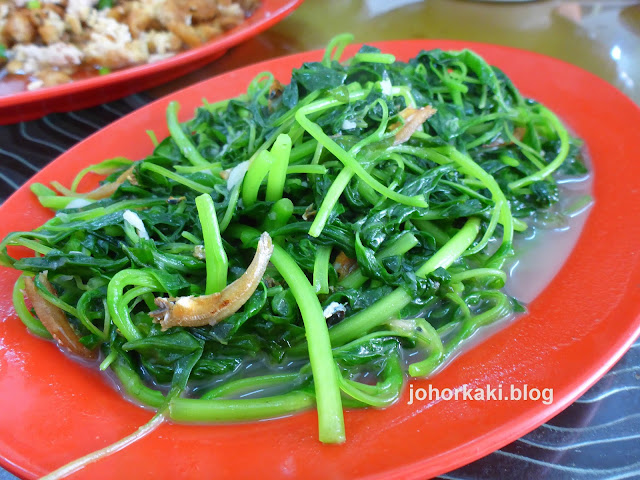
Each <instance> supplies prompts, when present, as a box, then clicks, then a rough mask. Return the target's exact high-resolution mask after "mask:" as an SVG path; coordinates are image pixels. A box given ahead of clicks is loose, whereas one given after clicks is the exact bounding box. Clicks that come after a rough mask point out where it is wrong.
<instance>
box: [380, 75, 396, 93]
mask: <svg viewBox="0 0 640 480" xmlns="http://www.w3.org/2000/svg"><path fill="white" fill-rule="evenodd" d="M380 88H381V89H382V93H383V94H384V95H387V96H390V95H391V89H392V88H393V85H391V79H390V78H389V75H388V74H387V72H386V70H385V71H384V72H383V74H382V80H381V81H380Z"/></svg>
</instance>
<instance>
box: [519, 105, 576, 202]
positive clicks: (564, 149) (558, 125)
mask: <svg viewBox="0 0 640 480" xmlns="http://www.w3.org/2000/svg"><path fill="white" fill-rule="evenodd" d="M540 108H541V110H542V112H541V113H540V115H541V116H542V117H544V118H546V119H547V120H549V122H550V123H551V125H553V128H554V129H555V131H556V133H557V134H558V138H559V139H560V151H559V152H558V155H557V156H556V158H554V159H553V161H552V162H551V163H549V164H548V165H547V166H546V167H544V168H542V169H541V170H538V171H537V172H536V173H534V174H532V175H529V176H528V177H524V178H521V179H519V180H516V181H515V182H511V183H509V185H508V186H509V189H510V190H518V189H519V188H522V187H526V186H527V185H530V184H532V183H534V182H538V181H540V180H544V179H545V178H547V177H548V176H549V175H551V174H552V173H553V172H555V171H556V170H557V169H558V167H560V165H562V162H564V161H565V160H566V158H567V155H568V154H569V132H567V129H566V128H564V126H563V125H562V122H561V121H560V119H558V117H557V116H556V115H554V114H553V113H552V112H551V111H550V110H549V109H547V108H545V107H542V106H541V107H540Z"/></svg>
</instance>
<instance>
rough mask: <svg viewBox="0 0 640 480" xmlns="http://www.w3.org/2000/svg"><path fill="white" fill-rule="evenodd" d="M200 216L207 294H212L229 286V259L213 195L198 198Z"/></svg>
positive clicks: (197, 204) (197, 206) (197, 205)
mask: <svg viewBox="0 0 640 480" xmlns="http://www.w3.org/2000/svg"><path fill="white" fill-rule="evenodd" d="M196 208H197V209H198V217H199V218H200V224H201V225H202V237H203V240H204V250H205V255H206V266H207V283H206V288H205V294H206V295H210V294H212V293H215V292H219V291H221V290H223V289H224V288H225V287H226V286H227V271H228V268H229V260H228V259H227V252H225V250H224V245H223V244H222V238H221V237H220V227H219V226H218V216H217V214H216V207H215V205H214V203H213V199H212V198H211V195H209V194H207V193H205V194H204V195H200V196H199V197H197V198H196Z"/></svg>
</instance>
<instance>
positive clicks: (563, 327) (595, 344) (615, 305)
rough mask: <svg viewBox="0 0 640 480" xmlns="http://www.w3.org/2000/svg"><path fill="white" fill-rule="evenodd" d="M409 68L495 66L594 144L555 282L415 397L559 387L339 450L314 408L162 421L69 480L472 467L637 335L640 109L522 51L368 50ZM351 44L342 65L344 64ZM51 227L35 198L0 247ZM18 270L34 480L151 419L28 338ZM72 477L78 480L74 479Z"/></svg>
mask: <svg viewBox="0 0 640 480" xmlns="http://www.w3.org/2000/svg"><path fill="white" fill-rule="evenodd" d="M377 45H378V46H379V47H380V48H382V49H383V51H386V52H391V53H394V54H396V55H397V56H398V58H400V59H408V58H409V57H411V56H413V55H415V54H416V53H418V51H419V50H421V49H430V48H436V47H437V48H443V49H461V48H465V47H469V48H472V49H474V50H475V51H477V52H478V53H480V54H481V55H483V56H484V57H485V58H486V59H487V60H488V61H489V62H490V63H492V64H494V65H497V66H499V67H500V68H502V69H503V70H504V71H505V72H506V73H507V74H508V75H509V76H510V77H511V78H512V79H513V81H514V83H515V84H516V85H517V86H518V87H519V88H520V89H521V91H522V92H523V93H524V94H525V95H528V96H531V97H534V98H536V99H538V100H540V101H542V102H544V103H545V104H546V105H548V106H549V107H551V108H552V109H553V110H554V111H556V112H557V113H558V114H559V115H560V117H562V118H563V119H565V120H566V122H567V123H568V125H569V126H570V128H572V129H573V130H574V131H575V132H576V133H577V135H579V136H580V137H582V138H584V139H585V140H586V142H587V145H588V148H589V152H590V154H591V158H592V159H593V165H594V170H595V178H594V180H595V181H594V194H595V197H596V203H595V206H594V208H593V210H592V212H591V215H590V216H589V218H588V220H587V223H586V225H585V227H584V230H583V233H582V235H581V237H580V239H579V241H578V243H577V245H576V247H575V249H574V251H573V252H572V254H571V255H570V257H569V259H568V260H567V262H566V264H565V265H564V267H563V268H562V269H561V271H560V273H559V274H558V275H557V276H556V277H555V278H554V279H553V281H552V282H551V284H550V285H549V286H548V287H547V288H546V289H545V290H544V292H543V293H542V294H541V295H540V296H539V297H538V298H537V299H536V300H535V301H534V302H532V303H531V304H530V306H529V313H528V314H527V315H526V316H524V317H522V318H520V319H519V320H518V321H516V322H514V323H513V324H510V325H508V326H507V327H506V328H504V329H503V330H501V331H499V332H498V333H496V334H495V335H493V336H491V337H490V338H489V339H487V340H486V341H484V342H483V343H482V344H480V345H479V346H477V347H476V348H474V349H471V350H470V351H468V352H466V353H465V354H463V355H461V356H459V357H458V358H457V359H456V360H455V361H454V362H453V363H452V364H451V365H449V367H448V368H446V369H445V370H444V371H443V372H442V373H440V374H439V375H437V376H436V377H435V378H433V380H431V381H430V382H427V381H414V382H413V383H414V386H415V387H425V386H427V385H428V384H429V383H431V384H432V385H433V386H434V387H437V388H438V389H440V390H442V389H443V388H459V387H461V386H462V385H467V386H468V387H484V386H485V385H487V384H489V385H491V386H492V387H497V386H498V385H500V384H502V385H503V386H504V388H505V389H506V388H508V387H509V386H510V385H514V386H517V387H522V386H524V385H525V384H526V385H528V386H529V387H530V388H534V387H535V388H553V389H554V399H553V400H554V401H553V403H551V404H550V405H545V404H543V403H541V402H540V401H538V402H534V401H508V402H505V401H497V400H494V401H477V400H463V399H460V400H458V401H449V402H446V401H440V402H414V403H413V404H412V405H408V400H409V392H408V391H405V394H404V396H403V397H402V399H401V400H400V401H399V402H398V403H397V404H396V405H394V406H392V407H390V408H388V409H386V410H366V411H365V410H357V411H349V412H347V414H346V429H347V442H346V443H345V444H343V445H322V444H320V443H319V442H318V435H317V426H316V422H317V417H316V413H315V412H314V411H310V412H306V413H303V414H300V415H296V416H293V417H289V418H283V419H278V420H270V421H263V422H256V423H248V424H240V425H209V426H185V425H163V426H161V427H160V428H159V430H157V431H156V432H154V433H152V434H151V435H149V436H148V437H147V438H144V439H143V440H141V441H139V442H137V443H135V444H134V445H132V446H130V447H128V448H126V449H125V450H124V451H122V452H119V453H117V454H115V455H113V456H112V457H110V458H108V459H105V460H103V461H100V462H99V463H98V464H94V465H91V466H89V467H87V468H86V469H85V470H84V471H82V472H81V473H79V474H78V475H77V477H78V478H87V479H102V478H104V479H111V478H155V479H175V478H205V477H206V478H210V477H215V478H218V479H225V478H229V479H231V478H233V479H244V478H247V479H253V478H262V479H281V478H304V479H323V480H324V479H328V478H330V479H341V478H367V479H373V478H376V479H393V478H402V479H407V478H416V479H418V478H420V479H423V478H427V477H431V476H434V475H438V474H440V473H443V472H445V471H448V470H451V469H453V468H456V467H459V466H461V465H463V464H465V463H468V462H471V461H473V460H475V459H477V458H479V457H481V456H483V455H486V454H487V453H489V452H491V451H493V450H496V449H498V448H500V447H502V446H504V445H506V444H507V443H509V442H511V441H513V440H515V439H516V438H518V437H520V436H522V435H524V434H525V433H527V432H529V431H530V430H532V429H534V428H535V427H537V426H538V425H540V424H542V423H543V422H545V421H546V420H548V419H549V418H551V417H552V416H554V415H555V414H557V413H558V412H559V411H561V410H562V409H564V408H565V407H566V406H568V405H569V404H570V403H571V402H572V401H573V400H575V399H576V398H577V397H578V396H579V395H580V394H582V393H583V392H584V391H585V390H586V389H587V388H588V387H589V386H591V385H592V384H593V383H595V382H596V380H598V378H600V377H601V376H602V375H603V374H604V373H605V372H606V371H607V370H608V369H609V368H610V367H611V366H612V365H613V364H614V363H615V362H616V361H617V360H618V359H619V358H620V357H621V356H622V354H623V353H624V352H625V351H626V350H627V348H628V347H629V346H630V345H631V344H632V342H633V341H634V339H635V338H636V337H637V336H638V333H639V332H640V268H639V262H638V259H639V258H640V257H639V255H638V251H639V250H640V249H639V248H638V247H640V241H639V239H640V222H639V221H638V218H640V202H639V201H638V198H637V197H638V191H639V185H638V179H639V178H640V163H638V161H637V160H638V158H640V144H639V143H638V142H637V126H638V125H640V110H638V108H637V107H636V106H635V105H634V104H633V103H632V102H631V101H630V100H629V99H627V98H626V97H625V96H624V95H622V94H621V93H620V92H618V91H617V90H616V89H615V88H613V87H612V86H610V85H609V84H607V83H605V82H604V81H603V80H600V79H599V78H597V77H595V76H593V75H591V74H589V73H587V72H585V71H583V70H580V69H578V68H576V67H574V66H572V65H569V64H566V63H563V62H561V61H558V60H554V59H552V58H547V57H544V56H541V55H537V54H534V53H530V52H525V51H521V50H514V49H511V48H505V47H498V46H492V45H484V44H473V43H464V42H455V41H422V40H414V41H406V42H387V43H380V44H377ZM353 51H354V48H351V49H350V50H348V51H347V53H353ZM320 58H321V53H320V52H310V53H303V54H298V55H293V56H290V57H285V58H281V59H277V60H273V61H269V62H264V63H260V64H257V65H253V66H250V67H247V68H244V69H242V70H238V71H234V72H231V73H228V74H225V75H222V76H219V77H216V78H212V79H211V80H207V81H205V82H202V83H200V84H198V85H194V86H192V87H190V88H187V89H185V90H182V91H180V92H177V93H175V94H173V95H170V96H168V97H166V98H163V99H161V100H158V101H156V102H154V103H152V104H150V105H148V106H146V107H144V108H142V109H140V110H138V111H136V112H134V113H132V114H130V115H128V116H127V117H125V118H123V119H121V120H119V121H117V122H115V123H113V124H112V125H110V126H108V127H107V128H105V129H104V130H102V131H100V132H99V133H97V134H95V135H93V136H92V137H90V138H89V139H87V140H86V141H84V142H82V143H80V144H78V145H77V146H75V147H74V148H73V149H71V150H70V151H69V152H67V153H65V154H64V155H62V156H61V157H59V158H58V159H57V160H56V161H55V162H53V163H52V164H51V165H49V166H48V167H47V168H45V169H44V170H43V171H42V172H40V173H39V174H37V175H36V176H35V177H34V178H33V179H32V182H33V181H38V182H48V181H51V180H54V179H56V180H59V181H62V182H63V183H66V184H68V183H69V182H70V181H71V179H72V178H73V176H74V175H75V172H77V171H78V170H80V169H81V168H82V167H84V166H86V165H87V164H90V163H94V162H96V161H99V160H102V159H104V158H108V157H115V156H118V155H125V156H127V157H130V158H134V159H138V158H142V157H143V156H145V155H147V154H149V153H150V152H151V145H150V142H149V141H148V139H147V136H146V134H145V130H147V129H154V130H155V131H156V133H157V134H158V136H160V137H162V136H164V135H167V134H168V132H167V127H166V124H165V120H164V117H165V108H166V106H167V104H168V103H169V101H171V100H178V101H179V102H180V103H181V105H182V109H181V112H180V114H181V117H182V119H183V120H185V119H187V118H189V117H190V116H191V115H192V112H193V109H194V108H195V107H196V106H198V105H199V104H200V103H201V100H202V97H203V96H207V97H208V99H209V100H211V101H216V100H221V99H224V98H228V97H229V96H233V95H237V94H239V93H241V92H242V91H243V90H244V89H245V87H246V85H247V84H248V82H249V81H250V80H251V79H252V78H253V77H254V75H256V74H257V73H259V72H262V71H264V70H271V71H272V72H273V73H274V74H275V76H276V78H278V79H280V80H281V81H288V79H289V78H290V71H291V69H292V68H293V67H297V66H299V65H300V64H301V63H302V62H303V61H310V60H318V59H320ZM50 216H51V213H50V212H48V211H47V210H45V209H43V208H41V207H40V206H39V205H38V204H37V202H36V201H35V200H34V197H33V196H32V195H31V194H30V192H29V190H28V187H22V188H21V189H20V190H19V191H18V192H17V193H16V194H14V195H13V196H12V197H11V198H10V199H9V200H8V201H7V202H6V203H5V204H4V205H3V206H2V208H1V209H0V219H1V220H2V222H1V225H0V235H1V236H4V235H5V234H6V233H8V232H9V231H11V230H16V229H20V230H25V229H31V228H33V227H36V226H38V225H40V224H41V223H42V222H43V221H45V220H46V219H47V218H49V217H50ZM15 278H16V272H14V271H11V270H6V269H5V270H2V272H1V275H0V308H1V311H2V312H3V317H4V321H2V322H1V323H0V342H1V343H0V349H1V356H0V392H2V394H1V398H0V425H2V428H1V429H0V454H1V455H2V462H3V464H4V465H5V466H7V468H9V469H10V470H12V471H13V472H16V473H17V474H19V475H23V476H25V477H28V478H33V477H35V476H37V475H42V474H44V473H46V472H48V471H50V470H52V469H54V468H57V467H59V466H61V465H63V464H65V463H67V462H69V461H70V460H73V459H75V458H78V457H80V456H82V455H85V454H86V453H88V452H91V451H93V450H96V449H99V448H101V447H104V446H105V445H108V444H110V443H112V442H114V441H116V440H118V439H120V438H122V437H124V436H126V435H128V434H129V433H131V432H133V431H134V430H135V429H136V428H137V427H139V426H140V425H142V424H143V423H145V422H146V421H147V420H148V419H149V418H150V417H151V414H150V412H148V411H145V410H143V409H141V408H139V407H136V406H135V405H133V404H131V403H129V402H127V401H126V400H124V399H123V398H122V397H121V396H120V395H119V394H118V393H117V392H116V391H115V390H114V389H113V388H112V387H111V386H110V385H108V384H107V383H106V382H105V381H104V380H103V379H102V378H101V376H100V375H99V374H97V373H96V372H94V371H90V370H88V369H87V368H85V367H82V366H80V365H78V364H76V363H74V362H73V361H71V360H69V359H68V358H66V357H65V356H64V355H62V354H61V353H60V352H59V351H58V350H57V349H56V347H55V346H54V345H53V344H52V343H48V342H44V341H42V340H39V339H37V338H35V337H33V336H31V335H30V334H28V333H27V332H26V330H25V328H24V326H23V325H22V324H21V323H20V322H19V321H18V320H17V319H16V317H15V315H14V312H13V309H12V306H11V288H12V285H13V282H14V280H15ZM74 478H76V477H74Z"/></svg>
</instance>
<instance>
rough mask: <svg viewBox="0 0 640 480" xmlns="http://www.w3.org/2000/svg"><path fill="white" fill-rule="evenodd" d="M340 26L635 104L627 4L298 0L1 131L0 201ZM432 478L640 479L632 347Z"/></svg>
mask: <svg viewBox="0 0 640 480" xmlns="http://www.w3.org/2000/svg"><path fill="white" fill-rule="evenodd" d="M327 11H330V12H332V15H331V16H330V18H329V17H327V13H326V12H327ZM374 27H375V28H374ZM347 30H349V31H352V32H353V33H354V34H355V36H356V40H359V41H368V40H370V41H372V40H386V39H395V38H420V37H423V38H456V39H464V40H475V41H484V42H491V43H498V44H503V45H510V46H515V47H520V48H526V49H529V50H534V51H538V52H540V53H544V54H547V55H551V56H555V57H558V58H561V59H563V60H566V61H570V62H572V63H574V64H577V65H579V66H581V67H582V68H585V69H587V70H590V71H592V72H593V73H595V74H597V75H599V76H601V77H602V78H604V79H605V80H607V81H609V82H610V83H612V84H613V85H615V86H616V87H617V88H619V89H620V90H622V91H623V92H624V93H626V94H627V95H629V96H630V97H631V98H632V99H633V100H635V101H636V102H640V3H639V2H636V1H624V0H621V1H618V0H607V1H600V2H599V1H579V2H560V1H544V2H529V3H522V4H520V3H518V4H516V2H512V3H508V4H505V3H487V4H485V3H484V2H482V4H481V3H479V2H464V1H453V0H424V1H412V0H386V1H378V0H357V1H351V2H345V1H339V0H328V1H326V2H321V1H318V0H307V2H305V4H304V5H303V6H302V7H301V8H300V9H299V10H298V11H296V12H295V13H294V14H293V15H292V16H290V17H289V18H288V19H286V20H285V21H284V22H282V23H281V24H279V25H277V26H276V27H275V28H273V29H271V30H269V31H268V32H266V33H264V34H262V35H259V36H258V37H256V38H254V39H252V40H250V41H249V42H247V43H245V44H243V45H242V46H239V47H237V48H235V49H233V50H231V51H230V52H229V53H228V54H227V55H226V56H225V57H223V58H222V59H220V60H219V61H217V62H215V63H213V64H211V65H209V66H206V67H204V68H203V69H201V70H198V71H196V72H194V73H192V74H190V75H187V76H186V77H183V78H181V79H179V80H177V81H174V82H171V83H169V84H167V85H164V86H162V87H158V88H156V89H154V90H152V91H150V92H145V93H142V94H138V95H133V96H130V97H128V98H125V99H122V100H118V101H115V102H112V103H109V104H105V105H100V106H98V107H94V108H91V109H87V110H81V111H76V112H71V113H65V114H52V115H49V116H47V117H44V118H42V119H39V120H34V121H30V122H24V123H20V124H14V125H8V126H0V201H3V200H4V199H6V198H7V197H8V196H9V195H10V194H11V193H12V192H13V191H14V190H15V189H16V188H18V187H19V186H20V185H21V184H22V183H24V182H25V181H26V180H27V179H29V178H30V177H31V176H32V175H33V174H34V173H35V172H37V171H38V170H40V169H41V168H42V167H43V166H44V165H46V164H47V163H49V162H50V161H52V160H53V159H55V158H56V157H57V156H58V155H59V154H60V153H62V152H64V151H65V150H67V149H68V148H69V147H71V146H72V145H74V144H75V143H77V142H78V141H80V140H82V139H84V138H85V137H87V136H88V135H89V134H91V133H93V132H94V131H95V130H97V129H99V128H101V127H102V126H104V125H107V124H108V123H110V122H112V121H114V120H116V119H118V118H120V117H121V116H123V115H125V114H127V113H128V112H130V111H132V110H134V109H136V108H138V107H140V106H142V105H145V104H146V103H148V102H149V101H151V100H153V99H154V98H157V97H158V96H160V95H162V94H165V93H168V92H171V91H175V90H176V89H178V88H180V87H182V86H186V85H189V84H192V83H194V82H196V81H198V80H201V79H204V78H208V77H210V76H212V75H214V74H216V73H220V72H223V71H227V70H230V69H232V68H235V67H238V66H242V65H246V64H249V63H252V62H254V61H257V60H262V59H266V58H271V57H275V56H278V55H281V54H283V53H288V52H294V51H302V50H307V49H311V48H321V47H322V46H324V44H326V41H327V40H328V39H329V38H330V37H331V36H332V35H333V34H335V33H339V32H342V31H347ZM302 32H304V35H303V34H302ZM441 478H446V479H502V478H508V479H511V478H524V479H530V478H531V479H546V478H549V479H576V480H583V479H585V480H586V479H598V480H600V479H623V478H636V479H640V342H636V344H635V345H634V346H633V347H632V348H631V349H630V350H629V352H627V354H626V355H625V356H624V357H623V358H622V359H621V360H620V361H619V362H618V364H617V365H616V366H615V367H614V368H613V369H612V370H611V371H610V372H609V373H607V374H606V375H605V376H604V377H603V378H602V379H601V380H600V381H599V382H598V383H597V384H596V385H595V386H593V387H592V388H591V389H590V390H589V391H588V392H587V393H585V394H584V395H583V396H582V397H581V398H580V399H579V400H577V401H576V402H575V403H574V404H573V405H571V406H570V407H569V408H567V409H566V410H565V411H563V412H562V413H560V414H559V415H558V416H556V417H555V418H553V419H552V420H550V421H549V422H548V423H546V424H544V425H542V426H541V427H539V428H538V429H536V430H534V431H533V432H531V433H529V434H528V435H525V436H524V437H522V438H521V439H519V440H517V441H516V442H513V443H511V444H509V445H507V446H506V447H504V448H502V449H501V450H499V451H497V452H494V453H492V454H490V455H488V456H486V457H484V458H482V459H480V460H478V461H476V462H474V463H472V464H470V465H467V466H466V467H463V468H461V469H458V470H456V471H453V472H450V473H448V474H446V475H443V476H442V477H441ZM7 479H15V477H14V476H12V475H11V474H10V473H8V472H6V471H4V470H2V469H0V480H7Z"/></svg>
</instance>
